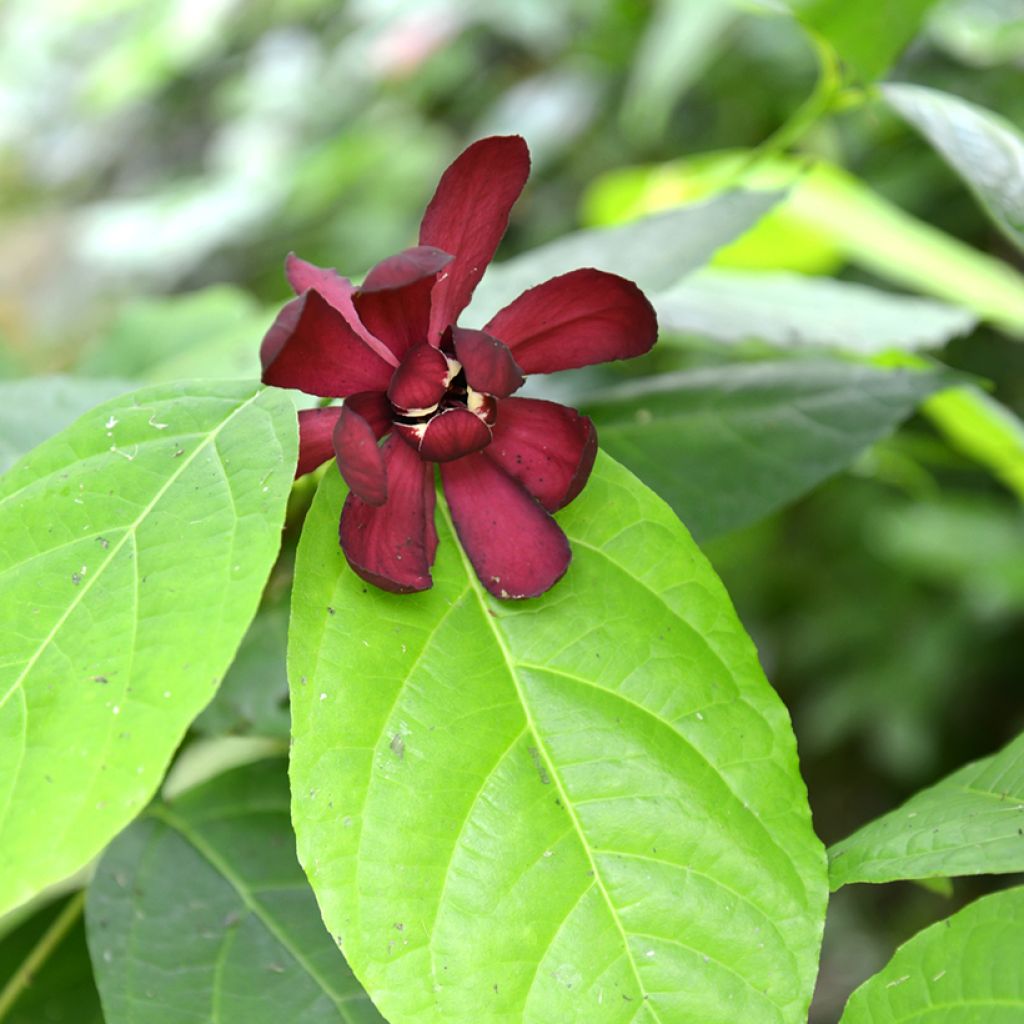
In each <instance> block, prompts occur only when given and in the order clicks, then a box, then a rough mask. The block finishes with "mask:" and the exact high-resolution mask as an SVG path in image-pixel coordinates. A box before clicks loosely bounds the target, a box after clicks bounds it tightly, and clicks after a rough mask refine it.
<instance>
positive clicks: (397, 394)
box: [388, 341, 449, 415]
mask: <svg viewBox="0 0 1024 1024" xmlns="http://www.w3.org/2000/svg"><path fill="white" fill-rule="evenodd" d="M448 376H449V369H448V360H447V359H446V358H445V357H444V354H443V353H442V352H440V351H438V349H436V348H434V347H433V346H432V345H428V344H427V343H426V342H425V341H421V342H420V343H419V344H418V345H413V347H412V348H410V349H409V351H408V352H406V353H405V355H404V356H403V357H402V362H401V363H400V364H399V366H398V369H397V370H395V375H394V376H393V377H392V378H391V383H390V384H389V385H388V398H389V399H391V404H392V405H394V406H395V408H397V409H402V410H404V411H405V412H407V413H410V414H413V415H421V413H420V410H431V409H433V408H434V407H435V406H436V405H437V403H438V402H440V401H441V399H442V398H444V393H445V391H447V390H448Z"/></svg>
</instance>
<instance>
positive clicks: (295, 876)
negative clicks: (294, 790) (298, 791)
mask: <svg viewBox="0 0 1024 1024" xmlns="http://www.w3.org/2000/svg"><path fill="white" fill-rule="evenodd" d="M86 921H87V924H88V933H89V948H90V950H91V952H92V958H93V964H94V967H95V970H96V981H97V984H98V985H99V989H100V994H101V996H102V997H103V1008H104V1011H105V1012H106V1017H107V1024H129V1022H135V1021H140V1020H145V1022H146V1024H185V1022H192V1021H198V1020H204V1021H206V1020H209V1021H217V1022H219V1024H264V1022H266V1024H280V1022H283V1021H287V1022H288V1024H328V1022H331V1024H337V1022H341V1024H375V1022H380V1021H381V1017H380V1015H379V1014H378V1013H377V1012H376V1010H374V1008H373V1005H372V1004H371V1003H370V1001H369V999H368V998H367V996H366V993H365V992H363V991H362V989H361V988H360V987H359V985H358V983H357V982H356V981H355V979H354V978H353V977H352V974H351V972H350V971H349V970H348V967H347V965H346V964H345V960H344V958H343V957H342V955H341V954H340V953H339V952H338V950H337V948H336V947H335V945H334V943H333V942H332V941H331V937H330V936H329V935H328V934H327V932H326V931H325V930H324V927H323V922H322V921H321V920H320V915H319V913H318V912H317V907H316V901H315V900H314V898H313V893H312V892H311V891H310V888H309V885H308V884H307V882H306V880H305V878H303V876H302V871H301V870H300V869H299V865H298V863H297V862H296V860H295V838H294V836H293V834H292V830H291V825H290V823H289V820H288V780H287V776H286V774H285V765H284V762H283V761H280V760H277V759H274V760H270V761H261V762H258V763H256V764H252V765H247V766H246V767H245V768H240V769H236V770H235V771H231V772H227V773H225V774H224V775H221V776H219V777H217V778H216V779H213V780H212V781H210V782H207V783H205V784H204V785H202V786H199V787H198V788H196V789H193V790H190V791H188V792H187V793H185V794H183V795H182V796H180V797H179V798H178V799H177V800H175V801H173V802H171V803H166V804H165V803H158V804H156V805H154V806H153V807H152V808H151V809H150V811H149V812H148V813H147V814H146V816H145V817H143V818H142V819H141V820H140V821H137V822H136V823H135V824H133V825H132V826H131V827H130V828H129V829H128V830H127V831H126V832H125V833H124V834H123V835H121V836H119V837H118V838H117V840H116V841H115V842H114V843H113V844H112V845H111V847H110V849H109V850H108V851H107V852H106V853H105V854H104V855H103V859H102V860H101V861H100V865H99V868H98V869H97V872H96V877H95V879H94V880H93V882H92V884H91V885H90V886H89V895H88V902H87V906H86ZM140 1008H144V1012H142V1013H141V1015H140Z"/></svg>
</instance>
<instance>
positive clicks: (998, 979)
mask: <svg viewBox="0 0 1024 1024" xmlns="http://www.w3.org/2000/svg"><path fill="white" fill-rule="evenodd" d="M1022 948H1024V888H1020V889H1008V890H1006V891H1005V892H997V893H995V894H994V895H992V896H986V897H985V898H984V899H980V900H977V901H976V902H974V903H972V904H970V906H968V907H966V908H965V909H964V910H961V911H960V912H959V913H958V914H954V915H953V916H952V917H951V918H949V919H948V920H947V921H940V922H939V923H938V924H934V925H932V926H931V927H930V928H926V929H925V930H924V931H923V932H921V933H920V934H918V935H915V936H914V937H913V938H912V939H911V940H910V941H909V942H907V943H906V944H905V945H903V946H901V947H900V948H899V949H898V950H897V951H896V954H895V956H893V958H892V960H890V961H889V963H888V964H887V965H886V966H885V967H884V968H883V969H882V970H881V971H879V972H878V974H876V975H875V976H874V977H872V978H869V979H868V981H866V982H865V983H864V984H863V985H861V987H860V988H859V989H857V991H856V992H854V993H853V995H852V996H850V1001H849V1002H848V1003H847V1004H846V1010H845V1012H844V1013H843V1016H842V1020H841V1021H840V1024H906V1022H910V1021H915V1022H918V1024H920V1022H925V1021H927V1022H930V1021H936V1022H938V1021H948V1022H949V1024H954V1022H955V1024H960V1022H963V1024H1017V1022H1018V1021H1020V1020H1021V1019H1022V1017H1024V973H1022V972H1021V969H1020V951H1021V949H1022Z"/></svg>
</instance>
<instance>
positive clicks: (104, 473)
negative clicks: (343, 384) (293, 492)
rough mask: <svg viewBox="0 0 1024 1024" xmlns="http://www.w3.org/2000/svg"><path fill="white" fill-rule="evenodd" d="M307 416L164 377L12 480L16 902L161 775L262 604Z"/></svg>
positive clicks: (9, 539) (84, 421)
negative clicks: (301, 420) (299, 424)
mask: <svg viewBox="0 0 1024 1024" xmlns="http://www.w3.org/2000/svg"><path fill="white" fill-rule="evenodd" d="M296 433H297V432H296V426H295V414H294V411H293V409H292V405H291V402H290V401H289V399H288V398H287V396H285V395H282V394H279V393H274V392H270V391H263V390H254V388H253V385H252V384H251V383H247V382H246V383H237V382H221V383H205V384H194V385H182V384H178V385H161V386H157V387H153V388H147V389H144V390H142V391H138V392H135V393H134V394H129V395H125V396H123V397H121V398H117V399H114V400H113V401H111V402H108V403H107V404H105V405H102V406H100V407H98V408H96V409H93V410H92V411H91V412H88V413H86V414H85V416H83V417H82V418H81V419H80V420H78V422H77V423H75V424H74V425H73V426H71V427H69V428H68V429H67V430H66V431H64V432H63V433H62V434H60V435H58V436H57V437H55V438H52V439H51V440H50V441H48V442H47V443H45V444H44V445H42V446H41V447H39V448H37V449H36V450H35V451H34V452H32V453H31V454H29V455H28V456H26V457H25V458H24V459H23V460H22V461H21V462H20V463H18V465H17V466H15V467H14V468H13V469H12V470H11V471H10V472H9V473H8V474H7V475H6V476H4V477H3V478H2V479H0V622H2V623H3V636H4V642H3V653H2V660H0V910H2V909H6V908H8V907H11V906H14V905H17V904H18V903H20V902H22V901H23V900H25V899H27V898H28V897H29V896H31V895H32V894H33V893H34V892H37V891H38V890H39V889H41V888H42V887H43V886H45V885H47V884H49V883H51V882H55V881H57V880H59V879H60V878H62V877H63V876H65V875H68V874H70V873H71V872H72V871H75V870H76V869H78V868H80V867H81V866H82V865H84V864H85V863H87V862H88V861H89V860H90V859H91V858H92V857H93V856H94V855H95V854H96V853H97V852H98V851H99V850H100V849H101V848H102V847H103V845H104V844H105V843H106V842H107V841H108V840H109V839H110V838H111V837H112V836H113V835H114V834H116V833H117V832H118V831H119V830H120V829H121V828H123V827H124V825H125V824H127V822H128V821H129V820H131V818H132V817H133V816H134V815H135V814H137V813H138V811H139V810H141V809H142V807H143V805H144V804H145V802H146V801H147V800H148V799H149V797H150V795H151V794H152V793H153V791H154V789H155V788H156V786H157V784H158V783H159V781H160V779H161V778H162V776H163V772H164V769H165V768H166V766H167V763H168V761H169V760H170V757H171V754H172V753H173V751H174V749H175V747H176V746H177V744H178V742H179V740H180V739H181V736H182V734H183V733H184V731H185V729H186V727H187V726H188V724H189V722H190V721H191V720H192V719H193V718H194V717H195V715H196V714H197V713H198V712H199V710H200V709H201V708H202V707H203V706H204V705H205V704H206V703H207V702H208V701H209V699H210V698H211V697H212V696H213V693H214V691H215V689H216V686H217V684H218V683H219V682H220V679H221V676H222V675H223V674H224V671H225V669H226V668H227V667H228V665H229V663H230V661H231V659H232V656H233V655H234V653H235V649H236V648H237V646H238V643H239V641H240V640H241V638H242V634H243V633H244V632H245V629H246V627H247V626H248V624H249V621H250V619H251V618H252V616H253V614H254V612H255V610H256V605H257V602H258V601H259V597H260V592H261V591H262V589H263V585H264V582H265V581H266V578H267V574H268V572H269V571H270V567H271V565H272V563H273V561H274V558H275V556H276V554H277V550H278V547H279V544H280V531H281V523H282V520H283V518H284V507H285V502H286V500H287V495H288V491H289V488H290V486H291V478H292V472H293V468H294V465H295V458H296Z"/></svg>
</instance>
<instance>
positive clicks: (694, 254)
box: [464, 191, 782, 324]
mask: <svg viewBox="0 0 1024 1024" xmlns="http://www.w3.org/2000/svg"><path fill="white" fill-rule="evenodd" d="M781 196H782V193H781V192H741V191H735V192H725V193H723V194H721V195H719V196H716V197H715V198H714V199H709V200H708V201H707V202H706V203H699V204H696V205H694V206H689V207H685V208H681V209H677V210H669V211H667V212H664V213H658V214H655V215H654V216H651V217H645V218H643V219H641V220H638V221H634V222H633V223H631V224H625V225H621V226H618V227H611V228H591V229H588V230H585V231H577V232H574V233H573V234H569V235H563V236H562V237H561V238H559V239H556V240H555V241H553V242H549V243H548V244H547V245H542V246H539V247H538V248H536V249H531V250H530V251H529V252H526V253H523V255H522V256H516V257H515V258H514V259H511V260H506V261H505V262H504V263H496V264H492V265H491V267H490V268H489V269H488V271H487V273H486V274H485V275H484V278H483V280H482V281H481V282H480V284H479V286H478V287H477V290H476V293H475V294H474V296H473V302H472V304H471V305H470V307H469V311H468V312H467V313H466V314H465V315H464V318H465V320H466V322H467V323H471V322H473V323H475V322H479V323H481V324H482V323H484V322H486V321H487V320H488V319H490V317H492V316H493V315H494V314H495V313H496V312H497V311H498V310H499V309H502V308H503V307H504V306H506V305H508V303H510V302H511V301H512V300H513V299H514V298H516V297H517V296H518V295H519V294H520V293H521V292H523V291H525V290H526V289H527V288H532V287H533V286H534V285H537V284H540V283H541V282H542V281H546V280H547V279H548V278H551V277H556V276H557V275H559V274H565V273H567V272H568V271H570V270H576V269H577V268H578V267H596V268H598V269H599V270H608V271H611V272H612V273H615V274H620V275H622V276H623V277H628V278H629V279H630V280H631V281H635V282H636V283H637V284H638V285H640V287H641V288H645V289H651V290H655V289H658V288H665V287H667V286H668V285H670V284H673V283H674V282H676V281H678V280H679V279H680V278H681V277H683V275H685V274H687V273H689V272H690V271H691V270H695V269H696V268H697V267H700V266H703V265H704V264H705V263H707V261H708V260H709V259H710V258H711V256H712V255H713V254H714V252H715V250H716V249H718V248H720V247H721V246H723V245H725V244H726V243H727V242H731V241H732V240H733V239H734V238H737V237H738V236H739V235H741V234H743V232H744V231H746V230H747V229H748V228H750V227H751V226H752V225H753V224H755V223H756V222H757V221H758V220H759V219H760V218H761V217H762V216H763V215H764V214H765V213H766V212H767V211H768V210H769V209H771V207H772V206H774V205H775V203H777V202H778V201H779V199H780V198H781Z"/></svg>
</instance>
